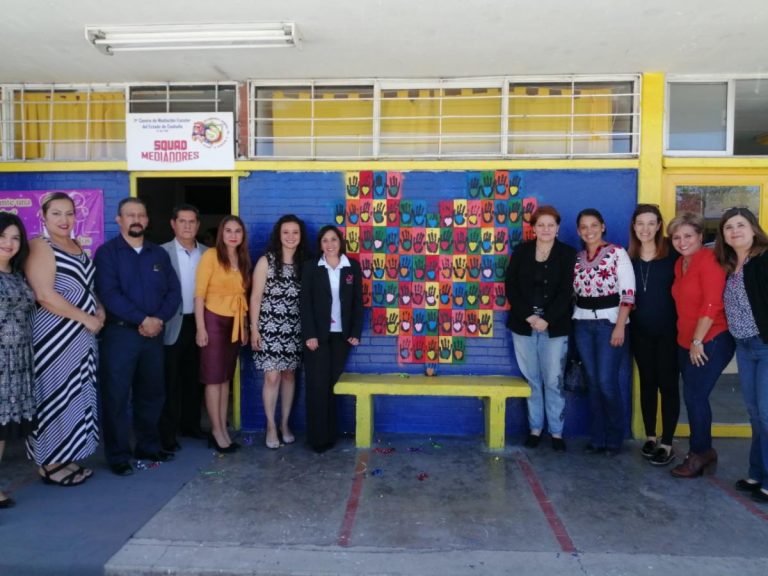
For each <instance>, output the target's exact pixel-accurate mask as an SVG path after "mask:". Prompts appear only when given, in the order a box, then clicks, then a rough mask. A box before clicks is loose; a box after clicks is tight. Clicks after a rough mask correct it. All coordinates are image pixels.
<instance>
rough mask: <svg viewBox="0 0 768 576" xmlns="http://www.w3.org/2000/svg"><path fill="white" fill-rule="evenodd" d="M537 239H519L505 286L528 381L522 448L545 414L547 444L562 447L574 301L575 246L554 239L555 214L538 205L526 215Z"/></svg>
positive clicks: (533, 442)
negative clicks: (526, 431) (565, 371)
mask: <svg viewBox="0 0 768 576" xmlns="http://www.w3.org/2000/svg"><path fill="white" fill-rule="evenodd" d="M531 224H532V225H533V230H534V232H535V233H536V239H535V240H531V241H529V242H525V243H523V244H520V245H518V246H517V247H516V248H515V251H514V252H513V253H512V257H511V258H510V260H509V266H508V267H507V277H506V292H507V299H508V300H509V305H510V310H509V316H508V317H507V328H509V329H510V330H511V331H512V342H513V345H514V348H515V357H516V359H517V365H518V367H519V368H520V371H521V372H522V373H523V376H524V377H525V379H526V380H527V381H528V384H529V385H530V387H531V396H530V398H528V427H529V434H528V438H527V439H526V441H525V446H526V447H527V448H536V447H537V446H538V445H539V440H540V439H541V433H542V431H543V430H544V415H545V414H546V418H547V424H548V425H549V433H550V434H551V435H552V448H553V449H554V450H555V451H557V452H563V451H565V441H564V440H563V417H564V412H565V398H564V397H563V392H562V380H563V366H564V365H565V357H566V355H567V353H568V334H569V333H570V331H571V312H572V307H573V267H574V264H575V261H576V251H575V250H574V249H573V248H571V247H570V246H568V245H567V244H563V243H562V242H560V241H559V240H558V239H557V232H558V230H559V228H560V214H559V213H558V211H557V210H556V209H555V208H554V207H552V206H539V208H538V209H537V210H536V211H535V212H534V213H533V216H532V217H531Z"/></svg>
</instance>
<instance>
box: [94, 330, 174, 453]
mask: <svg viewBox="0 0 768 576" xmlns="http://www.w3.org/2000/svg"><path fill="white" fill-rule="evenodd" d="M163 364H164V359H163V335H162V333H160V334H159V335H158V336H155V337H154V338H145V337H144V336H142V335H141V334H139V331H138V327H137V326H126V325H118V324H110V323H107V325H106V326H105V327H104V329H103V330H102V331H101V342H100V344H99V372H100V380H101V382H100V386H101V409H102V415H103V418H102V428H103V430H104V453H105V455H106V457H107V462H109V464H110V465H115V464H123V463H125V462H128V461H129V460H130V458H131V457H132V451H131V447H130V435H131V416H133V432H134V436H135V437H136V451H137V452H145V453H146V452H157V451H158V450H159V449H160V438H159V435H158V430H157V423H158V421H159V420H160V412H161V411H162V409H163V402H164V400H165V394H164V392H165V386H164V384H163V375H164V370H163Z"/></svg>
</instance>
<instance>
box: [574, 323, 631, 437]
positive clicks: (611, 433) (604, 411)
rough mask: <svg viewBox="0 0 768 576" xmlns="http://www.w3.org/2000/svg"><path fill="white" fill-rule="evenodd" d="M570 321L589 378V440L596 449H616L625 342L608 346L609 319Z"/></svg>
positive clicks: (621, 426)
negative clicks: (620, 382) (620, 368)
mask: <svg viewBox="0 0 768 576" xmlns="http://www.w3.org/2000/svg"><path fill="white" fill-rule="evenodd" d="M573 324H574V338H575V342H576V348H577V349H578V351H579V355H580V356H581V361H582V363H583V365H584V370H585V371H586V373H587V380H588V381H589V404H590V407H591V409H592V426H591V432H592V434H591V436H592V438H591V441H592V442H591V443H592V445H593V446H595V447H596V448H609V449H611V450H618V449H620V448H621V445H622V443H623V442H624V407H623V405H622V402H621V389H620V388H619V366H620V365H621V359H622V356H624V355H626V354H627V341H626V340H625V341H624V344H622V345H621V346H611V333H612V332H613V329H614V328H615V324H612V323H611V322H610V321H609V320H576V321H575V322H574V323H573Z"/></svg>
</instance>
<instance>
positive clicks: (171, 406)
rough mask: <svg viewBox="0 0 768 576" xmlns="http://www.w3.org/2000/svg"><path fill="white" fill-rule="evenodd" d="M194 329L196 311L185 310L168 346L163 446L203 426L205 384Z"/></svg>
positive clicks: (161, 425)
mask: <svg viewBox="0 0 768 576" xmlns="http://www.w3.org/2000/svg"><path fill="white" fill-rule="evenodd" d="M195 331H196V327H195V316H194V314H185V315H184V318H183V320H182V322H181V330H180V331H179V337H178V339H177V340H176V343H175V344H172V345H170V346H165V404H164V405H163V412H162V414H161V416H160V425H159V426H160V440H161V441H162V443H163V445H164V446H169V445H171V444H173V443H174V442H176V434H177V433H178V432H181V433H194V432H197V431H199V430H200V415H201V408H200V405H201V403H202V400H203V386H202V384H200V377H199V373H200V360H199V351H198V348H197V345H196V344H195Z"/></svg>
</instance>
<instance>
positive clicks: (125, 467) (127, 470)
mask: <svg viewBox="0 0 768 576" xmlns="http://www.w3.org/2000/svg"><path fill="white" fill-rule="evenodd" d="M109 469H110V470H112V473H113V474H117V475H118V476H130V475H131V474H133V466H131V463H130V462H120V463H119V464H110V465H109Z"/></svg>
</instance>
